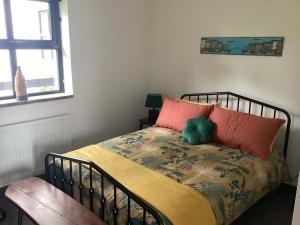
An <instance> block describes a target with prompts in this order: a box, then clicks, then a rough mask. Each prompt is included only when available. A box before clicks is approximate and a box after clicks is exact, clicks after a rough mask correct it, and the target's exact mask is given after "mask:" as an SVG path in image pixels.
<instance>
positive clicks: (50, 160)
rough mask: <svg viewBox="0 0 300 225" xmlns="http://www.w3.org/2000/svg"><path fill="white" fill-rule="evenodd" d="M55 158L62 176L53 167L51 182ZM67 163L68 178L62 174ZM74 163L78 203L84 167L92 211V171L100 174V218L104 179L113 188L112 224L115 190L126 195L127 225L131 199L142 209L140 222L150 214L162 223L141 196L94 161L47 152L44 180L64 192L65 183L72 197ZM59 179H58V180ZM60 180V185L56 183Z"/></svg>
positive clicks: (144, 221) (159, 223)
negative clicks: (77, 175) (77, 174)
mask: <svg viewBox="0 0 300 225" xmlns="http://www.w3.org/2000/svg"><path fill="white" fill-rule="evenodd" d="M56 160H59V161H60V172H61V175H62V177H59V176H58V174H57V172H58V171H56V169H55V168H54V169H53V170H52V172H53V177H52V178H53V180H54V181H53V182H51V177H50V166H51V165H56V164H57V162H56ZM66 161H67V162H68V163H69V168H70V174H69V176H70V178H69V179H66V177H65V175H64V163H65V162H66ZM74 163H76V164H77V165H78V166H79V186H78V188H79V193H80V203H81V204H82V205H83V190H84V188H85V187H84V185H83V181H82V168H83V167H85V168H87V169H88V170H89V187H88V191H89V209H90V210H91V211H92V212H94V192H95V190H94V188H93V171H96V172H97V173H99V174H100V176H101V193H100V204H101V211H102V212H101V214H100V215H101V216H100V218H101V219H102V220H104V219H105V213H104V209H105V207H104V206H105V203H106V199H105V197H104V179H105V180H108V181H109V182H110V183H111V184H112V185H113V189H114V198H113V216H114V224H115V225H117V217H118V208H117V190H118V189H119V190H121V191H122V192H123V193H124V194H126V196H127V218H128V225H130V224H132V222H131V213H130V208H131V207H130V206H131V201H134V202H135V203H137V204H138V205H139V206H140V207H141V208H142V210H143V218H142V224H143V225H146V224H147V223H146V216H147V214H149V215H151V216H152V217H153V218H154V220H155V221H156V223H157V224H158V225H163V224H164V223H163V220H162V219H161V217H160V215H159V213H158V212H157V211H155V210H154V209H153V208H152V207H151V206H150V205H148V204H147V203H146V202H145V201H143V200H142V199H141V198H139V197H138V196H136V195H135V194H133V193H132V192H131V191H130V190H128V189H127V188H126V187H125V186H123V185H122V184H121V183H119V182H118V181H117V180H116V179H115V178H113V177H112V176H111V175H109V174H108V173H107V172H105V171H104V170H103V169H102V168H100V167H99V166H97V165H96V164H95V163H93V162H92V161H89V160H82V159H78V158H73V157H66V156H63V155H60V154H55V153H49V154H47V155H46V157H45V169H46V180H47V181H48V182H49V183H51V184H53V185H54V186H56V187H58V186H59V187H60V189H61V190H62V191H63V192H65V184H66V183H67V184H68V185H69V186H70V191H71V192H70V193H69V194H70V196H71V197H72V198H73V197H74V195H73V185H74V180H73V172H72V167H73V165H74ZM58 179H60V180H58ZM59 182H60V185H58V183H59Z"/></svg>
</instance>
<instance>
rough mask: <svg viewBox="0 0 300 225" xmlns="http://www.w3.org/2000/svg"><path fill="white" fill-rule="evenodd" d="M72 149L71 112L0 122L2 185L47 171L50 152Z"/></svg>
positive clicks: (0, 173)
mask: <svg viewBox="0 0 300 225" xmlns="http://www.w3.org/2000/svg"><path fill="white" fill-rule="evenodd" d="M70 149H71V131H70V116H69V115H67V114H65V115H59V116H55V117H51V118H46V119H39V120H34V121H29V122H23V123H18V124H12V125H6V126H0V187H3V186H5V185H8V184H9V183H11V182H13V181H16V180H19V179H22V178H24V177H27V176H32V175H37V174H42V173H43V172H44V157H45V155H46V154H47V153H48V152H55V153H63V152H66V151H67V150H70Z"/></svg>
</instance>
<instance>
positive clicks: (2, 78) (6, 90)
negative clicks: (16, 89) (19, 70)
mask: <svg viewBox="0 0 300 225" xmlns="http://www.w3.org/2000/svg"><path fill="white" fill-rule="evenodd" d="M0 62H1V66H0V97H6V96H12V95H13V91H12V78H11V69H10V59H9V52H8V50H0Z"/></svg>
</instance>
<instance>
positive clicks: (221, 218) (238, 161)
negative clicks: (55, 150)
mask: <svg viewBox="0 0 300 225" xmlns="http://www.w3.org/2000/svg"><path fill="white" fill-rule="evenodd" d="M98 145H99V146H100V147H101V148H102V149H105V150H108V151H112V152H114V153H117V154H120V155H122V156H124V157H126V158H128V159H130V160H133V161H134V162H136V163H138V164H140V165H143V166H145V167H147V168H150V169H152V170H155V171H157V172H160V173H162V174H164V175H166V176H168V177H170V178H172V179H174V181H176V182H180V183H182V184H184V185H187V186H189V187H191V188H193V189H195V190H197V191H199V193H201V194H202V195H204V196H205V197H206V198H207V199H208V200H209V202H210V204H211V207H212V209H213V211H214V213H215V216H216V219H217V222H218V224H219V225H227V224H230V223H231V222H232V221H233V220H234V219H236V218H237V217H238V216H239V215H241V214H242V213H243V212H244V211H245V210H247V209H248V208H249V207H250V206H251V205H253V204H254V203H255V202H256V201H257V200H259V199H260V198H261V197H263V196H264V195H265V194H266V193H268V192H269V191H271V190H273V189H274V188H276V187H277V186H279V184H280V183H281V182H282V179H283V174H284V173H283V171H284V168H285V166H284V165H285V163H284V159H283V156H282V153H281V152H279V151H277V150H273V151H272V152H271V153H270V156H269V158H268V159H267V160H265V161H264V160H261V159H259V158H256V157H255V156H253V155H251V154H250V153H245V152H243V151H240V150H238V149H233V148H230V147H227V146H222V145H217V144H205V145H189V144H188V143H186V142H184V141H183V139H182V137H181V134H180V133H178V132H176V131H172V130H169V129H165V128H156V127H151V128H147V129H144V130H140V131H137V132H134V133H131V134H127V135H123V136H120V137H117V138H113V139H110V140H107V141H104V142H101V143H99V144H98ZM72 170H73V174H74V182H75V183H78V182H79V180H78V179H79V178H78V168H76V167H75V166H74V167H73V169H72ZM64 172H65V176H66V178H67V176H68V174H69V171H68V167H66V168H65V171H64ZM82 173H83V184H84V185H85V186H88V182H89V181H88V180H89V171H88V170H87V169H86V170H83V171H82ZM93 180H94V185H95V194H96V193H100V192H101V190H100V189H101V187H100V180H101V177H100V175H99V174H97V173H93ZM75 189H76V188H75ZM74 192H77V194H76V193H75V196H77V198H78V196H79V194H78V190H74ZM112 193H113V187H112V185H109V184H108V182H105V196H106V200H107V201H106V206H105V210H104V213H105V214H106V220H105V222H106V223H107V224H114V223H113V219H112V218H113V204H112V201H113V194H112ZM88 197H89V196H88V191H87V192H86V193H85V194H84V196H83V201H84V202H86V205H88ZM94 197H95V198H97V199H98V200H95V201H94V204H95V206H94V208H97V209H99V210H98V211H99V212H100V214H101V207H100V204H99V202H100V201H99V199H100V196H99V195H97V194H96V195H95V196H94ZM117 198H118V208H119V213H118V215H119V216H118V222H117V223H118V224H127V222H128V221H127V214H126V213H125V212H122V209H123V210H124V211H125V208H126V207H127V206H126V202H127V198H126V196H125V194H124V193H118V195H117ZM131 209H132V210H131V211H132V213H131V214H132V217H133V219H132V224H139V223H140V219H139V218H141V215H142V211H141V209H140V208H138V207H137V206H136V205H132V206H131ZM178 210H180V209H178ZM96 212H97V211H96ZM164 221H165V222H166V224H169V221H168V220H167V219H166V218H164ZM147 224H155V223H154V222H153V220H151V218H147Z"/></svg>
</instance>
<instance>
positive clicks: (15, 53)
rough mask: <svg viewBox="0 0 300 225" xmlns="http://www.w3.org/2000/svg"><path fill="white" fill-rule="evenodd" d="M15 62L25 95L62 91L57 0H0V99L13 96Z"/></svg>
mask: <svg viewBox="0 0 300 225" xmlns="http://www.w3.org/2000/svg"><path fill="white" fill-rule="evenodd" d="M17 66H20V67H21V68H22V72H23V74H24V76H25V78H26V83H27V88H28V94H29V96H35V95H45V94H51V93H59V92H64V85H63V68H62V51H61V35H60V16H59V2H58V0H0V99H8V98H15V93H14V88H13V86H14V76H15V73H16V69H17Z"/></svg>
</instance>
